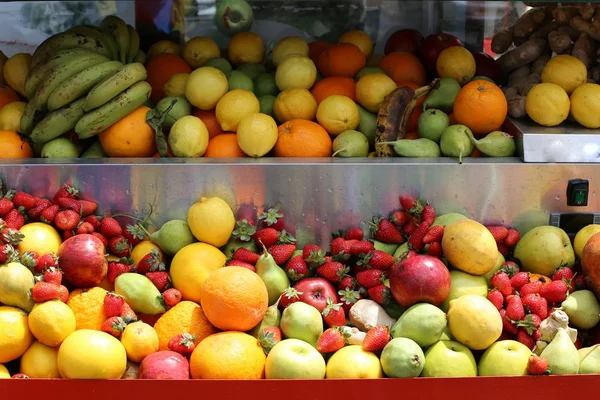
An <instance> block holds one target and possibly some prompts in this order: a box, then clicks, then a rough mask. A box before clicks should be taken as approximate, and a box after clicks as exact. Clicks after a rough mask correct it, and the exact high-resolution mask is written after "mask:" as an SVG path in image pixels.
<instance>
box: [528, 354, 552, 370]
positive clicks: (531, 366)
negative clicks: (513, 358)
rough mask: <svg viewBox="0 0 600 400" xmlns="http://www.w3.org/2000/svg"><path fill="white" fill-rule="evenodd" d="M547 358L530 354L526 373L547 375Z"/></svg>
mask: <svg viewBox="0 0 600 400" xmlns="http://www.w3.org/2000/svg"><path fill="white" fill-rule="evenodd" d="M550 372H551V371H550V369H549V368H548V360H546V358H544V357H542V356H536V355H532V356H531V357H529V360H528V361H527V374H529V375H548V374H550Z"/></svg>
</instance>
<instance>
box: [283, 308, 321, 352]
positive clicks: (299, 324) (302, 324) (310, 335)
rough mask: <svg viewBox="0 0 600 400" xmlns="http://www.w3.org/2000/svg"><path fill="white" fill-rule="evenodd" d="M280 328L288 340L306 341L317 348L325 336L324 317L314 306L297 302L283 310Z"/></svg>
mask: <svg viewBox="0 0 600 400" xmlns="http://www.w3.org/2000/svg"><path fill="white" fill-rule="evenodd" d="M280 328H281V333H283V335H284V336H285V337H286V338H292V339H300V340H304V341H305V342H307V343H309V344H310V345H312V346H313V347H317V341H318V340H319V337H320V336H321V335H322V334H323V317H322V316H321V313H320V312H319V310H317V309H316V308H314V307H313V306H311V305H309V304H306V303H303V302H301V301H297V302H295V303H292V304H290V305H289V306H287V307H286V308H285V310H283V314H282V315H281V323H280Z"/></svg>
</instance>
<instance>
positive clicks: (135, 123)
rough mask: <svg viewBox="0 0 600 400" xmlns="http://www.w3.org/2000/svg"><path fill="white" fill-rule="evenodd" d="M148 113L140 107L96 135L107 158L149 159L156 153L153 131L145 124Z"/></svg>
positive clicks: (147, 108)
mask: <svg viewBox="0 0 600 400" xmlns="http://www.w3.org/2000/svg"><path fill="white" fill-rule="evenodd" d="M148 111H150V108H149V107H146V106H140V107H138V108H137V109H135V110H134V111H133V112H132V113H130V114H129V115H127V116H126V117H125V118H123V119H122V120H120V121H119V122H117V123H116V124H114V125H112V126H111V127H110V128H108V129H107V130H105V131H104V132H102V133H100V134H99V135H98V138H99V139H100V144H101V145H102V148H103V149H104V151H105V152H106V154H108V156H109V157H122V158H127V157H151V156H152V155H153V154H154V152H156V141H155V139H154V130H153V129H152V127H151V126H150V125H148V123H147V122H146V118H147V117H146V116H147V114H148Z"/></svg>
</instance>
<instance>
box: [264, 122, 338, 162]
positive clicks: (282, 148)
mask: <svg viewBox="0 0 600 400" xmlns="http://www.w3.org/2000/svg"><path fill="white" fill-rule="evenodd" d="M332 146H333V144H332V141H331V137H330V136H329V134H328V133H327V131H326V130H325V128H323V127H322V126H321V125H319V124H317V123H316V122H313V121H307V120H303V119H294V120H291V121H288V122H286V123H284V124H282V125H280V126H279V136H278V138H277V143H275V148H274V150H275V156H276V157H329V156H331V151H332Z"/></svg>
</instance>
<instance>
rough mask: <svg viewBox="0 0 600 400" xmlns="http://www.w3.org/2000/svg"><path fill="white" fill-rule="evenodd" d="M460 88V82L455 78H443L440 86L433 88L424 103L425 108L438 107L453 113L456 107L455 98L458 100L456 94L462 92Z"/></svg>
mask: <svg viewBox="0 0 600 400" xmlns="http://www.w3.org/2000/svg"><path fill="white" fill-rule="evenodd" d="M460 89H461V86H460V83H458V81H456V80H455V79H452V78H441V79H440V86H439V87H438V88H436V89H433V90H432V91H431V92H430V93H429V95H428V96H427V99H426V100H425V102H424V103H423V110H429V109H430V108H437V109H438V110H442V111H443V112H445V113H448V114H449V113H451V112H452V109H453V108H454V100H456V96H457V95H458V92H460Z"/></svg>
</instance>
